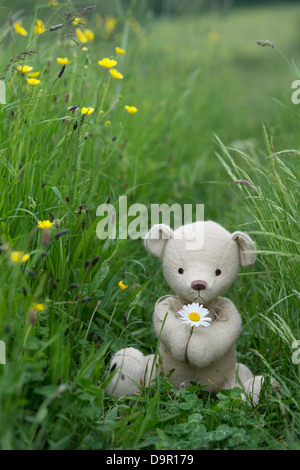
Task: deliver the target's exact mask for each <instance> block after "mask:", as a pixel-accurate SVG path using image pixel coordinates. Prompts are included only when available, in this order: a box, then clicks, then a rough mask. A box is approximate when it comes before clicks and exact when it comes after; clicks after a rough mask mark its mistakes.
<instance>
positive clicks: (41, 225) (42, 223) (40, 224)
mask: <svg viewBox="0 0 300 470" xmlns="http://www.w3.org/2000/svg"><path fill="white" fill-rule="evenodd" d="M52 225H53V222H50V220H39V221H38V225H37V226H38V228H41V229H43V230H44V229H46V228H50V227H52Z"/></svg>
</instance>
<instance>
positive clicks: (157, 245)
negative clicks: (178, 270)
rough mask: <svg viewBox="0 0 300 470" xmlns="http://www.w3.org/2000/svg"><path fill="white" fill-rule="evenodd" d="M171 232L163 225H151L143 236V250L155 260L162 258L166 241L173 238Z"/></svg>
mask: <svg viewBox="0 0 300 470" xmlns="http://www.w3.org/2000/svg"><path fill="white" fill-rule="evenodd" d="M173 233H174V232H173V230H172V229H171V228H170V227H169V226H168V225H165V224H157V225H153V227H152V228H151V229H150V231H149V232H148V233H147V235H146V236H145V248H146V250H147V251H149V253H151V254H152V255H153V256H156V257H157V258H162V257H163V254H164V251H165V247H166V244H167V241H168V240H170V239H171V238H173Z"/></svg>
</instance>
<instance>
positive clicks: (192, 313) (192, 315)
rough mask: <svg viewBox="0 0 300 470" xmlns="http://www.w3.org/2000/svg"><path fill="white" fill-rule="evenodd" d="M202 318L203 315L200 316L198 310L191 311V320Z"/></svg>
mask: <svg viewBox="0 0 300 470" xmlns="http://www.w3.org/2000/svg"><path fill="white" fill-rule="evenodd" d="M200 318H201V317H200V315H199V313H197V312H191V313H190V314H189V319H190V320H191V321H199V320H200Z"/></svg>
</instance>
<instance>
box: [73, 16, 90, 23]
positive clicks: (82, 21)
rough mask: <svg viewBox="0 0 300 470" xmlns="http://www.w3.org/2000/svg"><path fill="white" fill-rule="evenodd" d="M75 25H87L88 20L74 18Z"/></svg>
mask: <svg viewBox="0 0 300 470" xmlns="http://www.w3.org/2000/svg"><path fill="white" fill-rule="evenodd" d="M72 23H73V24H75V25H79V24H83V25H85V24H87V19H86V18H79V17H76V18H74V20H73V21H72Z"/></svg>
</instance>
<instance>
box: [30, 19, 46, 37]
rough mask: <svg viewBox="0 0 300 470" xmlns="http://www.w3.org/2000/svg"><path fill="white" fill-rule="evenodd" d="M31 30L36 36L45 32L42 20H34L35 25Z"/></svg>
mask: <svg viewBox="0 0 300 470" xmlns="http://www.w3.org/2000/svg"><path fill="white" fill-rule="evenodd" d="M33 30H34V32H35V33H36V34H41V33H44V32H45V31H46V28H45V26H44V23H43V22H42V20H36V25H35V26H34V28H33Z"/></svg>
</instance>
